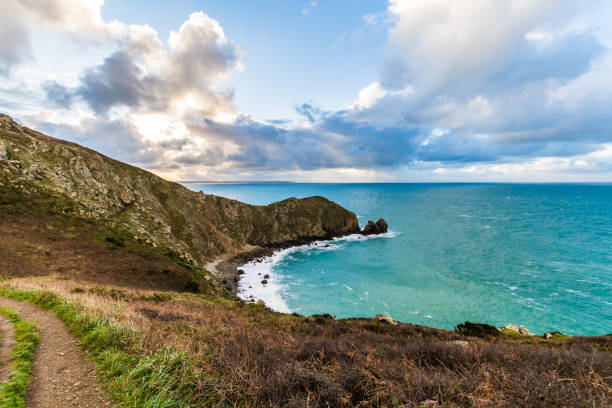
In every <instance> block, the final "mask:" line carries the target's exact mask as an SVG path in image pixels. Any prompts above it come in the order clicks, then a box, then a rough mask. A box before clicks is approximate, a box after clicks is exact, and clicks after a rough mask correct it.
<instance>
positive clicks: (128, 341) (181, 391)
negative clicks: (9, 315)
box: [0, 286, 201, 408]
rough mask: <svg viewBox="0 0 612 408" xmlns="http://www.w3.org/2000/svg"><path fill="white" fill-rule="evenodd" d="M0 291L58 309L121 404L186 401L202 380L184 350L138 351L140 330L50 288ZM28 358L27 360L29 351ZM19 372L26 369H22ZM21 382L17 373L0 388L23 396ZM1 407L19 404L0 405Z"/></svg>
mask: <svg viewBox="0 0 612 408" xmlns="http://www.w3.org/2000/svg"><path fill="white" fill-rule="evenodd" d="M0 295H1V296H5V297H9V298H11V299H15V300H20V301H28V302H30V303H33V304H35V305H37V306H40V307H42V308H44V309H47V310H50V311H52V312H54V313H55V314H57V315H58V316H59V317H60V319H61V320H62V321H63V322H64V323H65V324H66V325H67V326H68V328H69V329H70V331H71V332H72V333H73V334H74V335H75V336H76V337H77V338H78V339H79V340H80V343H81V346H82V347H83V348H84V349H85V350H86V351H87V352H88V353H89V355H90V356H91V359H92V360H93V361H94V362H95V363H96V364H97V366H98V369H99V374H100V375H101V377H102V378H103V380H105V381H104V382H105V383H106V384H107V386H108V388H109V391H111V393H112V394H113V396H114V397H115V398H116V399H117V400H118V401H119V403H120V405H121V406H123V407H134V408H136V407H139V408H153V407H156V408H173V407H187V406H191V405H190V401H191V400H192V399H193V397H194V394H195V393H196V384H199V383H201V381H200V379H199V378H198V371H197V370H196V369H195V365H194V362H193V361H192V360H191V359H190V358H189V357H188V356H187V355H186V353H184V352H182V351H179V350H176V349H174V348H172V347H166V348H163V349H159V350H156V351H155V352H152V353H145V354H140V353H138V352H137V344H138V343H139V339H140V337H141V333H139V332H138V331H136V330H133V329H132V328H130V327H128V326H127V325H122V324H118V323H117V322H113V321H110V320H108V319H104V318H100V317H97V316H94V315H92V314H91V313H88V312H87V311H86V309H85V308H83V307H81V306H79V305H76V304H73V303H71V302H69V301H67V300H65V299H62V298H61V297H59V296H58V295H57V294H55V293H52V292H49V291H40V290H20V289H17V288H15V287H7V286H4V287H1V288H0ZM22 323H24V324H25V323H27V322H22ZM17 333H19V331H17ZM29 338H30V337H28V339H29ZM36 340H37V337H36ZM28 344H30V343H28ZM34 345H35V343H34ZM18 347H19V346H18ZM20 350H21V349H20ZM32 350H33V348H32ZM19 357H20V359H22V358H25V357H28V355H27V354H26V353H19ZM29 358H30V361H31V355H30V356H29ZM19 361H21V360H19ZM24 364H25V363H24ZM30 364H31V363H30ZM20 367H21V366H20ZM24 367H25V365H24ZM28 367H29V366H28ZM28 370H29V369H28ZM23 372H24V374H25V373H26V371H25V369H24V371H23ZM27 374H29V371H27ZM26 377H27V376H26ZM16 381H17V380H16ZM26 386H27V382H24V381H23V379H22V378H21V377H19V382H18V383H17V384H16V385H10V386H7V387H5V389H6V390H9V391H10V394H9V395H13V394H15V395H21V394H23V395H25V387H26ZM19 392H21V394H19ZM3 406H6V407H8V406H11V407H13V406H15V407H16V406H20V405H10V404H9V405H0V407H3Z"/></svg>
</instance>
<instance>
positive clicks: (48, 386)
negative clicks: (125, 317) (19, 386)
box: [0, 297, 113, 408]
mask: <svg viewBox="0 0 612 408" xmlns="http://www.w3.org/2000/svg"><path fill="white" fill-rule="evenodd" d="M0 305H5V306H10V307H12V308H13V309H15V311H16V312H17V314H18V315H19V317H20V318H21V319H22V320H30V321H32V322H33V323H35V324H36V325H37V326H38V330H39V332H40V343H39V345H38V348H37V349H36V354H35V356H34V368H33V372H32V381H31V383H30V386H29V387H28V394H27V398H26V404H27V406H28V407H32V408H60V407H62V408H63V407H110V406H112V405H113V404H112V399H111V398H110V396H109V395H108V394H107V393H106V392H105V391H104V390H103V388H102V384H100V382H99V381H98V379H97V377H96V376H95V366H94V364H93V363H91V362H89V361H87V360H86V359H85V355H84V354H83V352H82V351H81V350H80V349H79V346H78V343H77V341H76V339H75V338H74V337H73V336H72V335H71V334H70V333H69V332H68V329H67V328H66V326H65V325H64V323H63V322H62V321H61V320H60V319H59V318H58V317H57V316H56V315H54V314H53V313H51V312H49V311H47V310H43V309H40V308H38V307H36V306H34V305H32V304H30V303H27V302H18V301H15V300H12V299H7V298H3V297H0ZM7 323H8V322H7ZM8 324H10V323H8ZM1 327H5V325H2V326H1ZM2 334H3V336H4V335H5V331H4V330H2ZM0 372H2V369H0Z"/></svg>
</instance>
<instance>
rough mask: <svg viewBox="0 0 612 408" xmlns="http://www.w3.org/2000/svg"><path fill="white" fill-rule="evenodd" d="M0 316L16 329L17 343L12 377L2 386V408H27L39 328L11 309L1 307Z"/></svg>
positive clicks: (12, 365) (0, 394)
mask: <svg viewBox="0 0 612 408" xmlns="http://www.w3.org/2000/svg"><path fill="white" fill-rule="evenodd" d="M0 314H2V315H3V316H4V317H6V318H7V319H8V320H9V321H10V322H11V324H12V325H13V326H14V327H15V341H16V342H17V345H16V346H15V348H14V349H13V352H12V354H11V364H10V370H11V374H10V377H9V379H8V380H7V381H5V382H4V383H2V384H1V385H0V408H9V407H11V408H20V407H25V406H26V405H25V398H26V391H27V388H28V385H29V384H30V375H31V374H32V365H33V360H34V351H35V350H36V346H37V345H38V341H39V335H38V328H37V327H36V325H35V324H34V323H32V322H30V321H24V320H21V319H20V318H19V315H17V313H15V310H13V309H12V308H10V307H7V306H0Z"/></svg>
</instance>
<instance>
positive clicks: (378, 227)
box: [361, 218, 389, 235]
mask: <svg viewBox="0 0 612 408" xmlns="http://www.w3.org/2000/svg"><path fill="white" fill-rule="evenodd" d="M388 229H389V226H388V225H387V221H385V220H384V219H383V218H380V219H379V220H378V221H376V222H374V221H372V220H370V221H368V223H367V224H366V226H365V227H364V228H363V230H362V231H361V233H362V234H363V235H375V234H384V233H385V232H387V230H388Z"/></svg>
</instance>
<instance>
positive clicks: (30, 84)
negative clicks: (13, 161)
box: [0, 0, 612, 182]
mask: <svg viewBox="0 0 612 408" xmlns="http://www.w3.org/2000/svg"><path fill="white" fill-rule="evenodd" d="M3 9H4V11H5V12H4V13H3V14H2V15H1V16H0V35H2V38H3V39H5V40H4V41H3V42H2V43H1V44H0V111H2V112H5V113H8V114H10V115H12V116H14V117H15V118H17V119H18V120H20V121H21V122H22V123H24V124H26V125H28V126H31V127H34V128H37V129H39V130H41V131H44V132H46V133H48V134H51V135H53V136H56V137H60V138H64V139H68V140H72V141H75V142H78V143H81V144H84V145H86V146H88V147H91V148H94V149H96V150H99V151H101V152H102V153H105V154H107V155H109V156H112V157H115V158H117V159H119V160H123V161H127V162H129V163H132V164H135V165H138V166H141V167H144V168H146V169H149V170H151V171H153V172H155V173H157V174H159V175H161V176H163V177H166V178H168V179H173V180H185V179H210V180H241V179H243V180H253V179H262V180H273V179H283V180H296V181H519V182H520V181H535V182H540V181H612V132H611V131H610V112H612V28H610V25H609V23H608V21H610V19H611V18H612V6H611V5H610V4H609V2H606V1H598V0H593V1H589V2H579V1H574V0H570V1H561V0H541V1H538V2H527V1H524V0H499V1H489V0H453V1H449V0H388V1H366V0H346V1H336V0H334V1H331V0H318V1H311V0H308V1H297V0H285V1H280V0H278V1H272V0H270V1H261V2H252V1H237V0H228V1H195V0H189V1H174V2H172V3H168V2H163V1H157V0H156V1H144V0H132V1H129V2H128V1H120V0H107V1H103V0H87V1H86V0H46V1H43V0H7V1H6V2H5V3H3Z"/></svg>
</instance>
